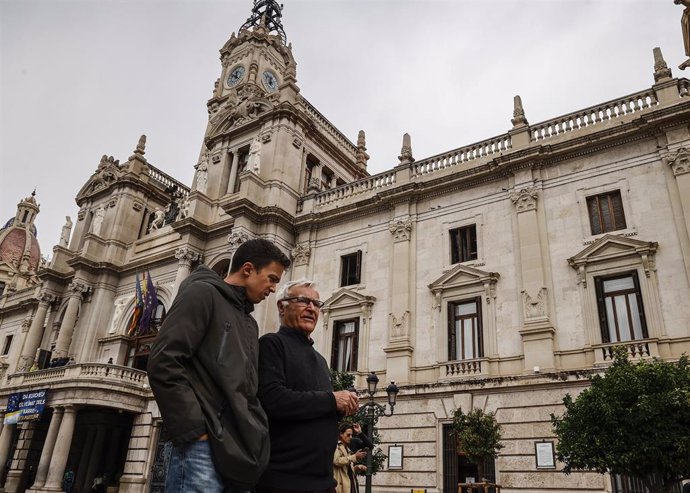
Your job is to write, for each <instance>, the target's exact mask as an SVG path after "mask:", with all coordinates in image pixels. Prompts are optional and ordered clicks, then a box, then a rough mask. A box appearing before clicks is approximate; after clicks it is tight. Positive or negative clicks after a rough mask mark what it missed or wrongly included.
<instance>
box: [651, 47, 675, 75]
mask: <svg viewBox="0 0 690 493" xmlns="http://www.w3.org/2000/svg"><path fill="white" fill-rule="evenodd" d="M670 78H671V69H670V68H668V65H666V60H664V55H663V54H662V53H661V48H659V47H658V46H657V47H656V48H654V82H659V81H661V80H663V79H670Z"/></svg>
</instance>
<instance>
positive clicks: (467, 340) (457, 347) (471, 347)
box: [448, 297, 484, 361]
mask: <svg viewBox="0 0 690 493" xmlns="http://www.w3.org/2000/svg"><path fill="white" fill-rule="evenodd" d="M481 306H482V305H481V299H480V298H479V297H477V298H473V299H470V300H464V301H458V302H456V301H453V302H450V303H448V359H449V361H456V360H465V359H476V358H481V357H483V356H484V344H483V338H482V317H481Z"/></svg>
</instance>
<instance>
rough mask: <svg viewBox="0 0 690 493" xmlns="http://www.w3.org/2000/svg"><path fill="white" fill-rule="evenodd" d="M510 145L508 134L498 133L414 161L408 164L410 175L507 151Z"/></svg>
mask: <svg viewBox="0 0 690 493" xmlns="http://www.w3.org/2000/svg"><path fill="white" fill-rule="evenodd" d="M511 147H512V143H511V138H510V135H508V134H505V135H499V136H498V137H492V138H490V139H486V140H483V141H481V142H477V143H475V144H470V145H468V146H464V147H460V148H459V149H454V150H452V151H448V152H444V153H443V154H438V155H437V156H432V157H430V158H427V159H423V160H421V161H416V162H414V163H412V164H411V165H410V166H411V168H410V176H411V177H414V176H421V175H427V174H429V173H433V172H434V171H438V170H442V169H446V168H449V167H451V166H457V165H458V164H462V163H467V162H469V161H474V160H476V159H480V158H483V157H489V156H491V155H492V154H496V153H500V152H503V151H507V150H509V149H510V148H511Z"/></svg>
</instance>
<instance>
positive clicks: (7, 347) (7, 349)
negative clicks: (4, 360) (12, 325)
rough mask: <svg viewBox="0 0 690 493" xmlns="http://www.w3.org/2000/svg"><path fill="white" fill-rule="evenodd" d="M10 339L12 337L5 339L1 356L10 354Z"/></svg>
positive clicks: (12, 337) (12, 336)
mask: <svg viewBox="0 0 690 493" xmlns="http://www.w3.org/2000/svg"><path fill="white" fill-rule="evenodd" d="M12 339H14V335H9V336H6V337H5V344H3V345H2V356H7V355H8V354H10V348H11V347H12Z"/></svg>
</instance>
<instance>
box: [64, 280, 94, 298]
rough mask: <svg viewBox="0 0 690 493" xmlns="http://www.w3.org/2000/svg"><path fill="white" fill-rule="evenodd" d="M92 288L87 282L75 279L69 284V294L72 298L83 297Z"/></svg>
mask: <svg viewBox="0 0 690 493" xmlns="http://www.w3.org/2000/svg"><path fill="white" fill-rule="evenodd" d="M90 289H91V288H90V286H89V285H88V284H86V283H85V282H82V281H78V280H74V281H72V282H71V283H69V284H68V285H67V296H68V297H70V298H81V297H82V296H83V295H84V294H86V293H88V292H89V290H90Z"/></svg>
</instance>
